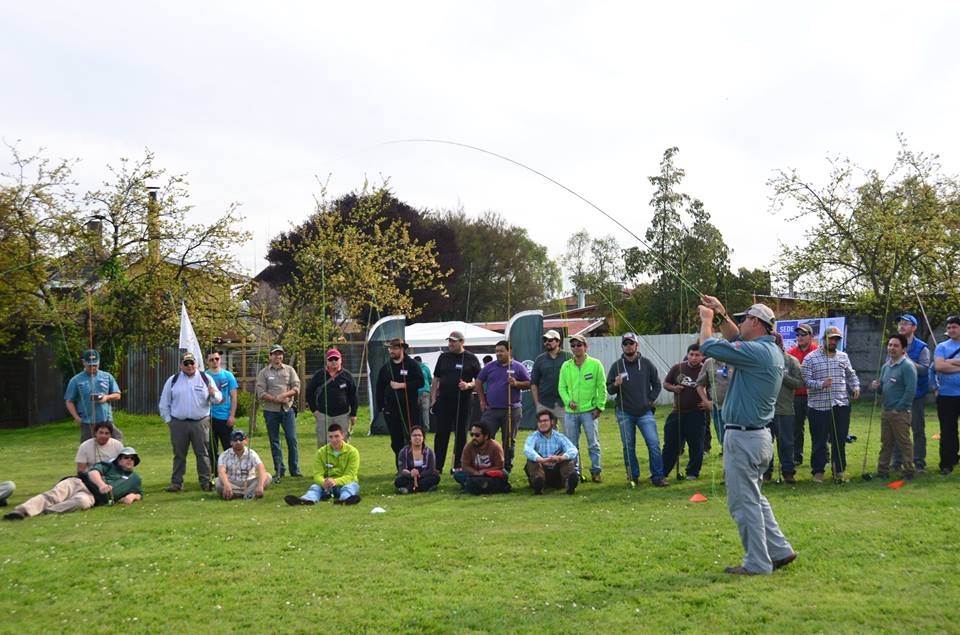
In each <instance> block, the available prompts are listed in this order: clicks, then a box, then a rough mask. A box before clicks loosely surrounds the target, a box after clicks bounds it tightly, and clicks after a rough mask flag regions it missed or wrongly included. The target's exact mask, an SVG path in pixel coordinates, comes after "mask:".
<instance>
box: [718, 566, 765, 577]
mask: <svg viewBox="0 0 960 635" xmlns="http://www.w3.org/2000/svg"><path fill="white" fill-rule="evenodd" d="M723 572H724V573H729V574H730V575H760V574H759V573H757V572H756V571H751V570H750V569H747V568H746V567H727V568H726V569H724V570H723Z"/></svg>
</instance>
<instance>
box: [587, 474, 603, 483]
mask: <svg viewBox="0 0 960 635" xmlns="http://www.w3.org/2000/svg"><path fill="white" fill-rule="evenodd" d="M590 480H591V481H593V482H594V483H602V482H603V474H601V473H600V472H594V473H593V474H591V475H590Z"/></svg>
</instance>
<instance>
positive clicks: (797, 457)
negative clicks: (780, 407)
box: [793, 395, 813, 464]
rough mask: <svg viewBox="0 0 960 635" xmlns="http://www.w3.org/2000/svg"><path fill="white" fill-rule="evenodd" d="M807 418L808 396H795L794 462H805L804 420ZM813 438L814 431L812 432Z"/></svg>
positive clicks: (811, 436)
mask: <svg viewBox="0 0 960 635" xmlns="http://www.w3.org/2000/svg"><path fill="white" fill-rule="evenodd" d="M806 418H807V396H806V395H794V397H793V462H794V463H797V464H800V463H803V422H804V421H805V420H806ZM810 438H811V440H812V439H813V431H812V430H811V432H810Z"/></svg>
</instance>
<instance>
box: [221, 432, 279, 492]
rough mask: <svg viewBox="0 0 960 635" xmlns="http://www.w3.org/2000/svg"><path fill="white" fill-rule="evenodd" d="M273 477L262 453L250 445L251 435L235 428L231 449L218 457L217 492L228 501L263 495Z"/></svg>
mask: <svg viewBox="0 0 960 635" xmlns="http://www.w3.org/2000/svg"><path fill="white" fill-rule="evenodd" d="M271 480H273V479H272V478H271V477H270V475H269V474H268V473H267V468H265V467H263V461H261V460H260V455H258V454H257V453H256V452H254V451H253V450H251V449H250V448H248V447H247V435H246V434H245V433H244V431H243V430H237V429H234V431H233V432H232V433H230V449H229V450H224V451H223V452H222V453H221V454H220V458H219V459H217V494H220V496H221V498H223V499H224V500H230V499H232V498H245V499H247V500H250V499H251V498H263V490H265V489H266V488H267V485H269V484H270V482H271Z"/></svg>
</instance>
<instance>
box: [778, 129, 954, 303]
mask: <svg viewBox="0 0 960 635" xmlns="http://www.w3.org/2000/svg"><path fill="white" fill-rule="evenodd" d="M900 144H901V145H900V150H899V151H898V153H897V156H896V159H895V160H894V162H893V166H892V167H891V169H890V170H889V171H888V172H887V173H886V175H881V174H880V173H879V172H878V171H877V170H874V169H867V170H864V169H860V168H858V167H857V166H855V165H854V164H853V163H852V162H851V161H850V160H849V159H839V158H836V159H833V160H831V161H830V165H831V169H830V173H829V175H828V177H827V179H826V182H825V183H824V184H821V185H818V184H815V183H813V182H812V181H809V180H806V179H804V178H802V177H801V176H800V175H799V174H798V173H797V172H796V170H781V171H779V172H778V174H777V176H775V177H774V178H773V179H771V180H770V181H769V185H770V186H771V187H772V188H773V195H772V197H771V207H772V209H773V210H774V211H775V212H785V213H786V214H788V219H789V220H790V221H802V222H804V223H805V224H806V225H807V226H808V227H809V228H810V229H808V230H807V231H806V232H805V234H804V240H803V242H802V244H800V245H798V246H795V247H784V248H783V250H782V254H781V257H780V258H779V261H778V265H779V267H778V277H779V279H780V280H781V281H782V282H784V283H786V284H787V285H789V286H791V287H796V288H797V290H798V291H801V292H805V293H808V294H811V295H815V296H818V297H821V298H823V299H824V300H840V299H843V300H848V301H854V302H857V303H859V304H860V305H861V306H862V307H863V308H865V309H867V310H869V311H871V312H872V313H873V314H874V315H877V316H881V315H882V314H884V313H885V312H886V310H885V308H884V307H886V306H888V305H890V303H891V302H896V305H897V306H904V305H906V306H912V305H911V304H910V303H911V302H912V298H913V294H914V292H915V290H916V291H918V292H919V293H921V294H925V295H927V296H928V298H929V302H930V303H931V305H934V306H936V307H938V308H939V310H940V311H947V310H949V308H948V307H950V306H953V307H955V306H956V302H957V301H958V300H960V290H958V286H957V282H956V281H957V273H958V272H960V232H958V229H960V198H958V190H960V188H958V181H957V179H956V177H954V176H948V175H944V174H943V172H942V168H941V166H940V164H939V163H938V157H937V156H936V155H925V154H923V153H915V152H913V151H912V150H910V149H909V147H908V145H907V143H906V140H905V139H904V138H903V137H900ZM905 303H906V304H905Z"/></svg>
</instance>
